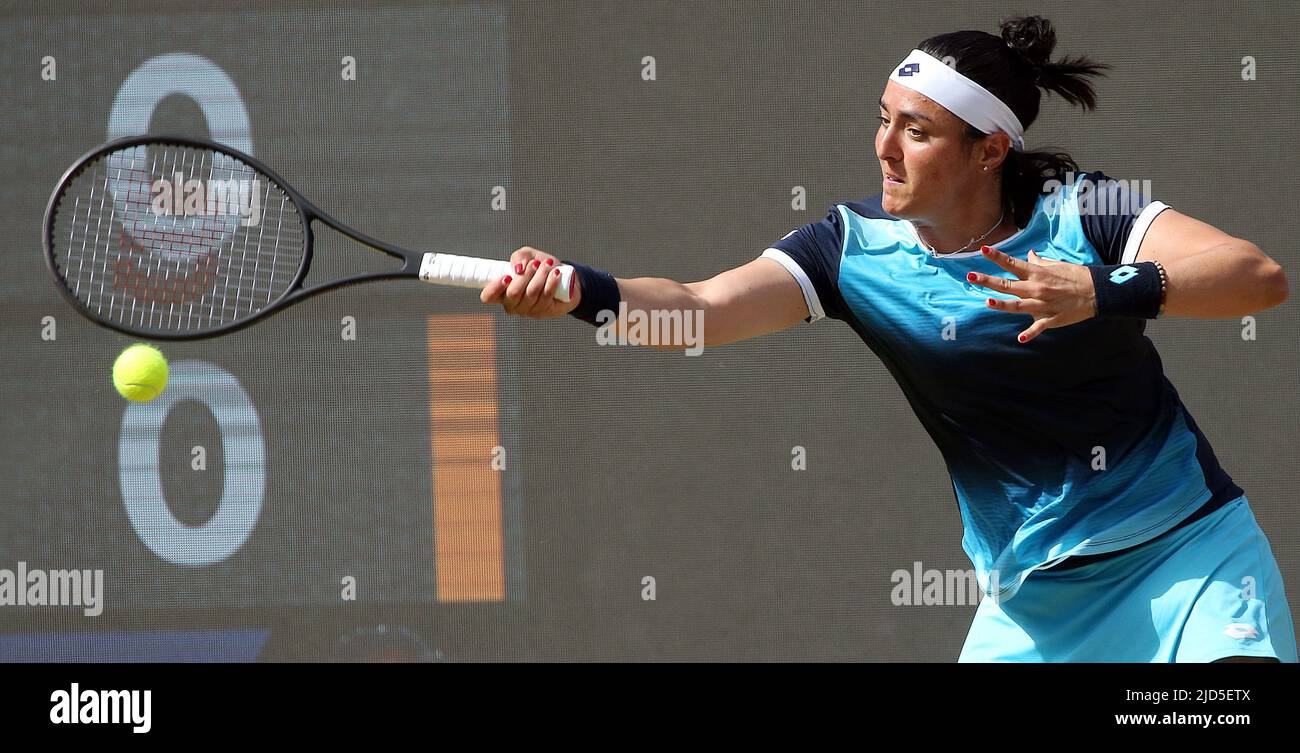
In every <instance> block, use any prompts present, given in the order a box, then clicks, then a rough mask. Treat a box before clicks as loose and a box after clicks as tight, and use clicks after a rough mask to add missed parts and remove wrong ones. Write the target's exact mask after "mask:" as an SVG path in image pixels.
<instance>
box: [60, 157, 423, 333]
mask: <svg viewBox="0 0 1300 753" xmlns="http://www.w3.org/2000/svg"><path fill="white" fill-rule="evenodd" d="M145 145H159V146H167V145H174V146H181V147H189V148H192V149H208V150H212V151H216V152H220V153H223V154H226V155H227V156H230V157H234V158H235V159H237V160H239V161H241V162H243V163H244V164H246V165H248V166H249V167H250V168H252V169H253V170H255V171H257V172H258V173H261V174H262V176H263V177H265V178H268V179H270V180H271V182H272V183H274V184H275V185H276V186H277V187H278V188H279V189H280V190H281V191H283V192H284V193H285V195H286V196H288V197H289V200H290V201H291V202H293V204H294V208H295V209H296V210H297V211H298V215H299V217H301V218H302V224H303V245H304V248H303V258H302V263H301V264H299V265H298V271H297V272H296V273H295V274H294V277H293V279H292V280H291V281H290V282H289V286H288V287H287V288H285V290H284V292H283V293H281V294H280V296H279V297H278V298H276V299H275V300H274V301H271V302H270V303H268V304H266V305H265V306H263V307H262V308H261V309H259V310H258V311H257V312H256V313H253V314H251V315H249V316H247V317H245V318H243V319H238V320H235V321H233V322H230V323H229V324H224V325H222V326H220V327H213V328H211V329H203V330H199V331H195V332H173V331H159V330H154V329H150V328H145V327H136V326H133V325H127V324H121V323H118V322H114V321H111V320H109V319H108V318H107V317H103V316H100V315H99V314H96V313H95V312H94V311H93V310H91V309H90V308H89V307H88V306H86V305H84V304H83V303H82V302H81V301H80V300H78V299H77V297H76V296H75V295H74V294H73V292H72V290H71V289H70V288H69V286H68V284H67V281H66V278H65V277H64V276H63V275H61V274H59V272H58V270H57V268H56V264H55V260H54V219H55V206H56V205H57V204H58V202H59V198H60V196H61V195H62V194H63V192H64V190H65V189H66V188H67V186H68V185H69V184H70V183H71V182H72V181H73V180H74V179H75V178H76V177H77V176H79V175H80V174H81V173H82V172H83V171H84V170H86V169H87V168H88V167H89V166H90V165H91V163H92V162H94V161H96V160H97V159H99V158H101V157H104V156H106V155H108V154H110V153H112V152H115V151H119V150H123V149H128V148H130V147H134V146H145ZM316 221H320V222H322V223H324V224H325V225H326V226H328V227H329V228H331V229H333V230H334V231H336V232H338V233H340V234H342V235H344V236H346V237H348V238H350V239H352V240H354V241H356V242H357V243H360V244H361V245H363V246H367V247H369V248H370V249H372V250H375V251H379V252H380V253H382V254H385V255H387V256H390V257H392V258H394V259H398V260H400V261H402V262H403V264H402V266H401V267H400V268H397V269H391V270H384V271H381V272H366V273H363V274H358V275H353V276H351V277H342V278H339V279H337V280H330V281H328V282H324V283H321V284H319V285H316V286H314V287H310V288H303V287H301V286H302V284H303V281H304V280H305V279H306V277H307V273H308V271H310V269H311V260H312V254H313V251H314V249H313V241H314V240H315V233H314V232H313V230H312V223H314V222H316ZM41 244H42V246H43V248H44V253H45V263H46V266H48V267H49V270H50V274H52V275H53V276H54V277H55V279H56V281H57V283H58V285H57V287H58V288H59V292H60V293H62V294H63V297H64V298H66V299H67V300H68V302H69V303H71V304H72V306H73V307H74V308H76V309H77V310H78V311H79V312H81V314H82V315H83V316H85V317H86V318H88V319H90V320H91V321H92V322H94V323H96V324H98V325H100V326H102V327H106V328H108V329H111V330H114V331H117V332H123V333H127V334H131V335H137V336H140V337H148V338H150V339H154V340H200V339H205V338H209V337H217V336H219V335H226V334H230V333H231V332H235V331H238V330H241V329H243V328H245V327H247V326H249V325H251V324H254V323H255V322H258V321H260V320H261V319H262V318H263V317H266V316H269V315H271V314H274V313H276V312H278V311H281V310H283V309H285V308H288V307H289V306H292V305H294V304H296V303H299V302H300V301H303V300H305V299H307V298H311V297H312V296H314V295H317V294H319V293H324V292H326V291H329V290H335V289H338V288H342V287H347V286H349V285H356V284H357V283H362V282H372V281H374V280H391V279H401V278H411V279H420V264H421V262H422V261H423V259H424V256H425V254H426V253H429V252H426V251H410V250H407V249H404V248H401V247H400V246H395V245H393V244H391V243H385V242H384V241H381V240H379V239H378V238H372V237H370V236H369V235H366V234H365V233H362V232H360V231H359V230H355V229H353V228H350V227H348V226H347V225H344V224H343V223H342V222H340V221H338V220H337V219H335V218H334V217H332V216H330V214H329V213H327V212H325V211H324V210H322V209H321V208H320V207H318V206H316V205H315V204H313V203H311V202H310V201H308V200H307V198H306V197H304V196H303V195H302V194H300V193H298V191H297V190H296V189H294V187H293V186H291V185H290V184H289V183H288V182H287V181H285V180H284V178H282V177H280V174H279V173H277V172H276V171H274V170H272V169H271V168H270V167H269V166H268V165H266V163H264V162H262V161H261V160H259V159H257V158H256V157H253V156H252V155H249V154H245V153H243V152H241V151H239V150H238V149H234V148H232V147H229V146H226V145H225V144H220V143H217V142H216V141H212V140H208V139H200V138H194V137H191V136H177V135H172V134H144V135H139V136H127V137H125V138H119V139H114V140H112V141H109V142H107V143H105V144H101V145H99V146H97V147H95V148H94V149H91V150H90V151H88V152H86V153H85V154H83V155H82V156H81V157H80V158H79V159H77V161H76V162H74V163H73V164H72V167H69V168H68V169H67V170H66V171H65V172H64V173H63V177H61V178H60V179H59V182H58V184H57V185H55V187H54V191H53V193H51V194H50V200H49V202H48V203H47V204H46V207H45V219H44V222H43V225H42V229H41Z"/></svg>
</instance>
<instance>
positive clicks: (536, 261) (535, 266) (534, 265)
mask: <svg viewBox="0 0 1300 753" xmlns="http://www.w3.org/2000/svg"><path fill="white" fill-rule="evenodd" d="M540 266H542V263H541V262H540V261H538V260H536V259H533V269H537V268H538V267H540Z"/></svg>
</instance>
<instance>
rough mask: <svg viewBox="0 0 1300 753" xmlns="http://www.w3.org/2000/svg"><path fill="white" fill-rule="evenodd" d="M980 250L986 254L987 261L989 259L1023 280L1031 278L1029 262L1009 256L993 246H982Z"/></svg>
mask: <svg viewBox="0 0 1300 753" xmlns="http://www.w3.org/2000/svg"><path fill="white" fill-rule="evenodd" d="M980 250H981V251H983V252H984V258H985V259H988V260H989V261H991V262H993V263H994V264H996V265H998V266H999V267H1002V268H1003V269H1005V270H1007V271H1008V272H1011V273H1013V274H1015V276H1016V277H1019V278H1020V279H1022V280H1023V279H1026V278H1027V277H1029V263H1028V262H1025V261H1022V260H1020V259H1017V258H1015V257H1013V256H1007V255H1006V254H1004V253H1002V252H1001V251H999V250H997V249H996V248H993V247H992V246H981V247H980Z"/></svg>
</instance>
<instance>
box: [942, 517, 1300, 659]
mask: <svg viewBox="0 0 1300 753" xmlns="http://www.w3.org/2000/svg"><path fill="white" fill-rule="evenodd" d="M1228 656H1263V657H1273V658H1275V659H1279V660H1281V661H1283V662H1293V663H1294V662H1295V661H1296V642H1295V626H1294V625H1293V623H1292V620H1291V609H1290V607H1288V605H1287V602H1286V591H1285V589H1284V588H1283V586H1282V574H1281V573H1280V572H1278V568H1277V561H1276V560H1275V559H1274V558H1273V550H1272V548H1271V547H1270V546H1269V544H1268V539H1267V538H1265V536H1264V532H1263V531H1262V530H1260V527H1259V524H1258V523H1257V522H1256V521H1255V515H1254V513H1252V512H1251V509H1250V503H1249V501H1248V500H1247V499H1246V497H1245V496H1244V495H1243V496H1241V497H1238V498H1237V499H1235V500H1233V501H1231V502H1229V503H1227V504H1225V505H1224V506H1223V507H1221V508H1219V509H1218V510H1215V511H1214V512H1212V513H1210V514H1209V515H1206V516H1205V517H1203V518H1201V519H1200V520H1196V521H1194V522H1192V523H1190V524H1188V525H1185V526H1183V527H1182V528H1178V529H1176V530H1174V531H1171V532H1169V533H1167V534H1165V535H1162V536H1158V537H1156V538H1155V539H1153V540H1151V541H1148V542H1146V543H1144V544H1139V545H1138V546H1135V547H1132V548H1131V549H1128V550H1125V551H1124V552H1122V553H1120V554H1117V555H1115V556H1113V557H1108V558H1106V559H1102V560H1099V561H1096V562H1090V563H1088V564H1086V565H1082V566H1079V567H1075V568H1071V569H1065V570H1054V569H1051V568H1049V569H1047V570H1035V571H1034V572H1032V573H1030V575H1029V576H1028V577H1027V578H1026V579H1025V581H1024V583H1023V584H1021V587H1020V591H1019V592H1018V593H1017V594H1016V595H1015V596H1014V597H1013V598H1011V599H1008V600H1006V601H1005V602H1003V603H998V602H997V601H995V600H994V599H989V598H986V599H984V600H983V601H981V602H980V605H979V608H978V610H977V611H976V613H975V621H974V622H973V623H972V624H971V629H970V633H969V634H968V635H967V636H966V644H965V646H964V647H963V648H962V652H961V657H960V658H959V659H958V661H963V662H1210V661H1214V660H1216V659H1222V658H1224V657H1228Z"/></svg>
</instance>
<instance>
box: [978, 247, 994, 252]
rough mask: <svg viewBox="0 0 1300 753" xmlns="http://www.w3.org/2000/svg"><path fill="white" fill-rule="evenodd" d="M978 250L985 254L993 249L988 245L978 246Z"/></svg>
mask: <svg viewBox="0 0 1300 753" xmlns="http://www.w3.org/2000/svg"><path fill="white" fill-rule="evenodd" d="M980 250H981V251H983V252H984V253H985V254H987V253H989V252H990V251H992V250H993V249H992V247H990V246H980Z"/></svg>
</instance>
